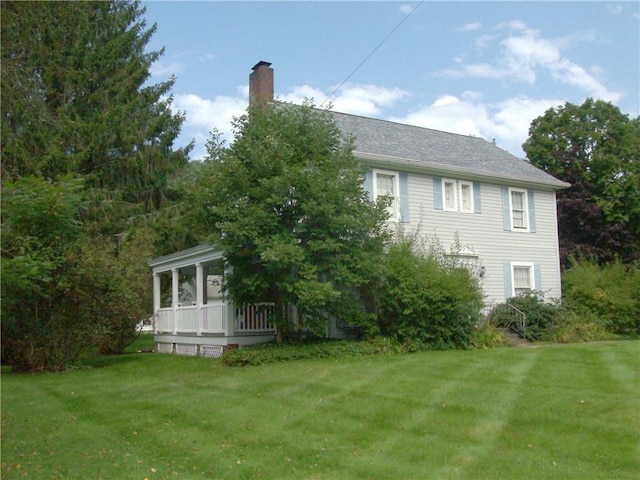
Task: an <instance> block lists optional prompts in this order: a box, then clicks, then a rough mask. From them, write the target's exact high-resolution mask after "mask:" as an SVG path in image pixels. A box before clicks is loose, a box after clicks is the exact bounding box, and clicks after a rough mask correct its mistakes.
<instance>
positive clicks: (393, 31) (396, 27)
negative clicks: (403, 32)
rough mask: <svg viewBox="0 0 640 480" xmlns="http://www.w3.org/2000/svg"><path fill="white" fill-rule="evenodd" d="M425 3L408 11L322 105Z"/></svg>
mask: <svg viewBox="0 0 640 480" xmlns="http://www.w3.org/2000/svg"><path fill="white" fill-rule="evenodd" d="M423 3H424V0H422V1H421V2H420V3H419V4H418V5H416V6H415V7H413V10H411V11H410V12H409V13H408V14H407V15H406V16H405V17H404V18H403V19H402V20H401V21H400V23H398V25H396V26H395V28H394V29H393V30H391V32H389V34H388V35H387V36H386V37H384V39H383V40H382V41H381V42H380V43H379V44H378V45H377V46H376V48H374V49H373V50H371V52H370V53H369V55H367V56H366V57H365V58H364V60H362V61H361V62H360V64H359V65H358V66H357V67H356V68H354V69H353V71H352V72H351V73H350V74H349V75H347V78H345V79H344V80H343V81H342V82H341V83H340V85H338V86H337V87H336V88H335V90H334V91H333V92H331V95H329V96H328V97H327V98H325V100H324V102H322V103H321V104H320V107H322V106H323V105H324V104H325V103H327V101H328V100H329V99H330V98H331V97H333V96H334V95H335V94H336V93H337V92H338V91H339V90H340V89H341V88H342V86H343V85H344V84H345V83H347V82H348V81H349V79H350V78H351V77H352V76H353V74H354V73H356V72H357V71H358V70H359V69H360V67H362V65H364V64H365V63H366V61H367V60H369V58H370V57H371V56H372V55H373V54H374V53H376V51H377V50H378V49H379V48H380V47H381V46H382V45H383V44H384V43H385V42H386V41H387V40H389V38H390V37H391V35H393V34H394V33H395V32H396V30H398V29H399V28H400V27H401V26H402V24H403V23H404V22H406V21H407V19H408V18H409V17H410V16H411V15H413V12H415V11H416V10H417V9H418V7H419V6H420V5H422V4H423Z"/></svg>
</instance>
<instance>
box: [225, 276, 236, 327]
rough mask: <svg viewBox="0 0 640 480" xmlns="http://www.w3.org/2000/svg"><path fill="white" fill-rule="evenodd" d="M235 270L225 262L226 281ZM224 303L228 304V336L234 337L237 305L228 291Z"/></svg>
mask: <svg viewBox="0 0 640 480" xmlns="http://www.w3.org/2000/svg"><path fill="white" fill-rule="evenodd" d="M232 271H233V267H231V266H229V265H227V264H226V263H225V266H224V270H223V273H222V278H223V282H226V279H227V275H230V274H231V272H232ZM223 295H224V297H223V299H224V303H225V304H226V309H227V311H226V317H227V332H226V335H227V337H232V336H234V335H235V334H236V306H235V305H234V304H233V302H232V301H231V299H230V298H229V297H228V293H227V292H225V293H224V294H223Z"/></svg>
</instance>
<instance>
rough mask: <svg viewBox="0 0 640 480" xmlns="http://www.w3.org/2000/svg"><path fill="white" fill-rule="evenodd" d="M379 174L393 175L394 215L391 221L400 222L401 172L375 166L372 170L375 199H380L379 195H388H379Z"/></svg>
mask: <svg viewBox="0 0 640 480" xmlns="http://www.w3.org/2000/svg"><path fill="white" fill-rule="evenodd" d="M378 175H386V176H389V177H393V192H394V195H393V197H394V198H393V203H392V205H391V208H392V209H393V213H392V215H391V216H390V217H389V221H393V222H398V221H400V220H401V219H400V172H396V171H391V170H381V169H377V168H374V169H373V170H372V179H373V181H372V183H373V199H374V201H378V196H380V197H383V196H386V195H378Z"/></svg>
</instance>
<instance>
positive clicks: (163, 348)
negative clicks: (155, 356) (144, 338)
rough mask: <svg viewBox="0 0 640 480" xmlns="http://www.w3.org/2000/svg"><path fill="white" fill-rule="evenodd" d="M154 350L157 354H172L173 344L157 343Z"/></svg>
mask: <svg viewBox="0 0 640 480" xmlns="http://www.w3.org/2000/svg"><path fill="white" fill-rule="evenodd" d="M156 350H157V351H158V353H173V343H158V344H157V345H156Z"/></svg>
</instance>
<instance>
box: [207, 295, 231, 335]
mask: <svg viewBox="0 0 640 480" xmlns="http://www.w3.org/2000/svg"><path fill="white" fill-rule="evenodd" d="M226 331H227V304H226V303H223V302H218V303H210V304H207V305H203V306H202V333H225V332H226Z"/></svg>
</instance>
